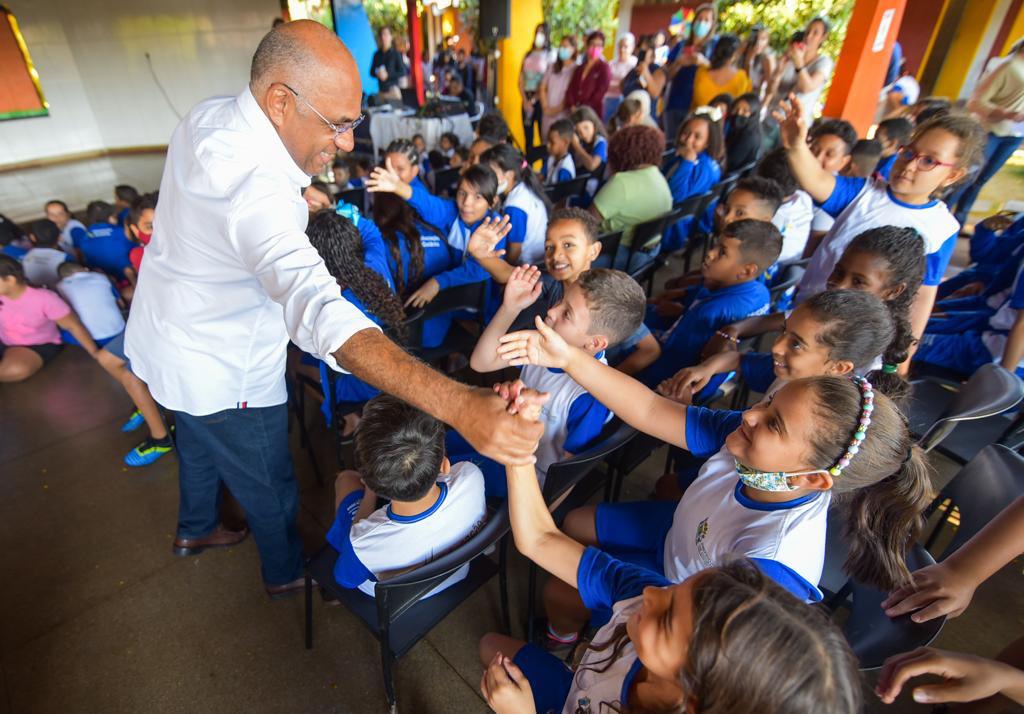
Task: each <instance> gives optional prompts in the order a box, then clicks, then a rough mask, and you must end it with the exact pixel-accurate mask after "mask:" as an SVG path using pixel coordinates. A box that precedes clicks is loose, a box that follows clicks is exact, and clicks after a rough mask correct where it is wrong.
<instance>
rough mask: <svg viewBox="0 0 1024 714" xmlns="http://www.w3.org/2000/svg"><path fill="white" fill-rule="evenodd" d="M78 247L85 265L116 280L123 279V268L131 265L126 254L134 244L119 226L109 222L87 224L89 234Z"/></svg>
mask: <svg viewBox="0 0 1024 714" xmlns="http://www.w3.org/2000/svg"><path fill="white" fill-rule="evenodd" d="M79 247H80V248H81V250H82V255H83V256H84V258H85V264H86V265H88V266H89V267H90V268H99V269H100V270H102V271H103V272H105V273H107V274H108V275H110V276H113V277H114V278H117V279H118V280H121V279H124V277H125V275H124V270H125V268H130V267H132V262H131V260H130V259H129V258H128V254H129V253H131V251H132V248H134V247H135V244H134V243H132V242H131V241H130V240H128V238H127V236H125V234H124V230H123V229H122V228H121V227H120V226H115V225H113V224H111V223H95V224H93V225H91V226H89V235H88V237H86V238H85V239H84V240H83V241H82V244H81V246H79Z"/></svg>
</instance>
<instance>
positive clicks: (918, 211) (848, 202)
mask: <svg viewBox="0 0 1024 714" xmlns="http://www.w3.org/2000/svg"><path fill="white" fill-rule="evenodd" d="M835 178H836V186H835V189H833V191H832V195H831V196H829V197H828V200H827V201H825V202H824V203H822V204H821V208H822V210H824V211H825V212H826V213H828V214H829V215H830V216H834V217H835V219H836V221H835V224H834V225H833V226H832V229H831V230H830V231H829V232H828V234H827V235H826V236H825V237H824V238H823V239H822V241H821V244H820V245H819V246H818V248H817V250H815V251H814V255H813V256H811V262H810V264H809V265H808V266H807V272H805V273H804V277H803V280H801V281H800V285H799V288H798V290H797V301H798V302H801V301H803V300H806V299H807V298H809V297H811V296H812V295H817V294H818V293H820V292H822V291H823V290H825V287H826V283H827V282H828V277H829V275H831V274H832V269H833V268H834V267H835V265H836V263H838V262H839V258H841V257H842V255H843V251H845V250H846V246H848V245H849V244H850V242H851V241H852V240H853V239H854V238H855V237H857V236H858V235H860V234H861V233H863V232H864V231H866V230H868V229H869V228H878V227H879V226H898V227H900V228H913V229H914V230H916V231H917V232H918V233H919V234H920V235H921V238H922V239H923V240H924V252H925V274H924V281H923V283H922V284H924V285H938V284H939V283H940V282H941V281H942V276H943V275H944V274H945V272H946V266H947V265H949V259H950V256H952V254H953V248H955V247H956V237H957V234H958V233H959V232H960V224H959V223H958V222H957V220H956V219H955V218H954V217H953V214H952V213H950V212H949V209H948V208H946V204H945V203H943V202H942V201H939V200H938V199H932V200H931V201H929V202H928V203H925V204H922V205H920V206H912V205H910V204H909V203H904V202H903V201H900V200H899V199H898V198H896V197H895V196H893V195H892V191H890V189H889V185H888V184H887V183H886V182H885V181H877V180H874V179H871V180H869V179H865V178H854V177H851V176H836V177H835Z"/></svg>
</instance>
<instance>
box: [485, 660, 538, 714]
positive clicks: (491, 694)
mask: <svg viewBox="0 0 1024 714" xmlns="http://www.w3.org/2000/svg"><path fill="white" fill-rule="evenodd" d="M480 693H481V694H483V695H484V699H486V700H487V706H489V707H490V708H491V709H493V710H494V711H495V712H497V713H498V714H529V713H530V712H533V713H534V714H536V711H537V709H536V707H535V706H534V702H533V690H532V689H531V688H530V680H528V679H527V678H526V675H525V674H523V671H522V670H521V669H519V667H517V666H516V664H515V662H513V661H512V660H511V659H510V658H508V657H506V656H505V655H503V654H502V653H501V652H498V653H497V654H496V655H494V659H493V660H491V664H490V666H489V667H488V668H487V669H486V670H484V675H483V677H481V678H480Z"/></svg>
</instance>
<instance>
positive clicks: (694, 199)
mask: <svg viewBox="0 0 1024 714" xmlns="http://www.w3.org/2000/svg"><path fill="white" fill-rule="evenodd" d="M713 195H714V194H712V193H711V191H707V192H706V193H698V194H696V195H695V196H690V197H689V198H684V199H683V200H682V201H680V202H679V203H677V204H676V205H675V206H673V207H672V208H673V210H672V212H673V213H675V212H677V211H680V212H681V213H680V214H679V218H676V219H675V220H676V221H678V220H679V219H680V218H686V217H687V216H696V215H699V213H700V207H701V206H704V205H706V202H707V201H709V200H711V197H712V196H713ZM672 223H675V221H672Z"/></svg>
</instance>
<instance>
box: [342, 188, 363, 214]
mask: <svg viewBox="0 0 1024 714" xmlns="http://www.w3.org/2000/svg"><path fill="white" fill-rule="evenodd" d="M342 201H344V202H345V203H351V204H352V205H353V206H355V207H356V208H358V209H359V212H360V213H366V189H365V188H363V187H359V188H346V189H345V190H344V191H339V192H338V203H341V202H342Z"/></svg>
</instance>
